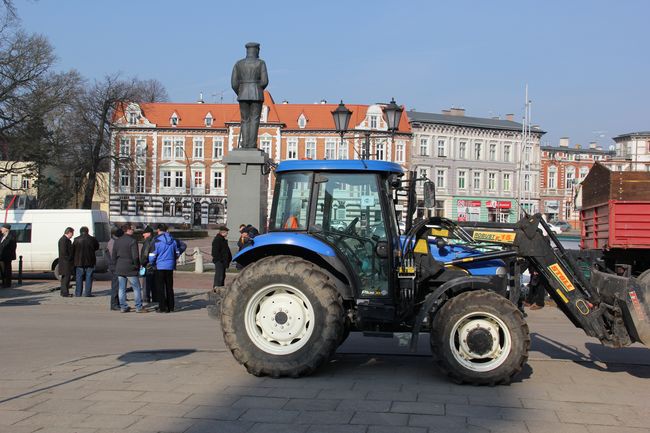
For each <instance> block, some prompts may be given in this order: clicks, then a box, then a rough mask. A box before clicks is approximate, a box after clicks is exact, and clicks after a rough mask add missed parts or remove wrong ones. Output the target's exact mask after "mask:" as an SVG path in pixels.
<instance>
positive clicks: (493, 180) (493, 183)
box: [488, 173, 497, 191]
mask: <svg viewBox="0 0 650 433" xmlns="http://www.w3.org/2000/svg"><path fill="white" fill-rule="evenodd" d="M496 189H497V174H496V173H488V191H495V190H496Z"/></svg>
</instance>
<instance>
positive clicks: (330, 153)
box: [325, 138, 336, 159]
mask: <svg viewBox="0 0 650 433" xmlns="http://www.w3.org/2000/svg"><path fill="white" fill-rule="evenodd" d="M325 159H336V140H335V139H333V138H328V139H327V140H325Z"/></svg>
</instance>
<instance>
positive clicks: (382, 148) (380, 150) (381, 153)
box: [375, 140, 386, 161]
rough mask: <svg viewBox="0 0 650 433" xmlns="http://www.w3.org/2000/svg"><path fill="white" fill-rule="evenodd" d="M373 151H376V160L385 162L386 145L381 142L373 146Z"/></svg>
mask: <svg viewBox="0 0 650 433" xmlns="http://www.w3.org/2000/svg"><path fill="white" fill-rule="evenodd" d="M375 150H376V151H377V152H376V153H377V160H379V161H385V160H386V143H385V142H384V141H383V140H382V141H379V142H378V143H377V144H376V145H375Z"/></svg>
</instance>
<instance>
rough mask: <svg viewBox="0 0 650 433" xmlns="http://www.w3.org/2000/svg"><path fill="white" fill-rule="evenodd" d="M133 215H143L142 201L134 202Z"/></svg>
mask: <svg viewBox="0 0 650 433" xmlns="http://www.w3.org/2000/svg"><path fill="white" fill-rule="evenodd" d="M135 214H136V215H144V201H143V200H136V202H135Z"/></svg>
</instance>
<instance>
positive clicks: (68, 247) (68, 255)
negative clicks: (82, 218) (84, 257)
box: [58, 227, 74, 298]
mask: <svg viewBox="0 0 650 433" xmlns="http://www.w3.org/2000/svg"><path fill="white" fill-rule="evenodd" d="M72 236H74V229H73V228H72V227H67V228H66V229H65V231H64V232H63V236H61V239H59V263H58V267H59V275H61V296H63V297H64V298H67V297H69V296H72V295H71V294H70V278H72V270H73V269H74V258H73V256H72V242H71V241H70V239H72Z"/></svg>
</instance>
